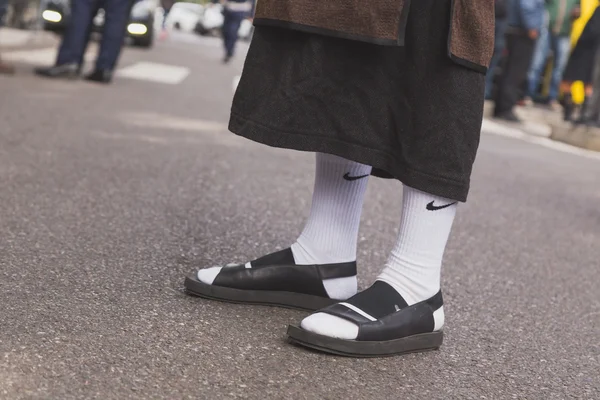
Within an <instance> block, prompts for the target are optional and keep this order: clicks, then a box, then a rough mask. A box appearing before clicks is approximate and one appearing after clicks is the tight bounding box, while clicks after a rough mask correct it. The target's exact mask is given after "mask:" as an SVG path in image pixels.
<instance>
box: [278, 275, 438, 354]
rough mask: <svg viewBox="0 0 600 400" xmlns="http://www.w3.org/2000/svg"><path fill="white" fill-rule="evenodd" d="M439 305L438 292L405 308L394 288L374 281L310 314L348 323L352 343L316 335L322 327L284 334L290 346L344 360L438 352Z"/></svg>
mask: <svg viewBox="0 0 600 400" xmlns="http://www.w3.org/2000/svg"><path fill="white" fill-rule="evenodd" d="M442 306H443V300H442V292H441V291H440V292H438V293H437V294H436V295H435V296H433V297H431V298H430V299H428V300H425V301H422V302H420V303H416V304H414V305H412V306H408V305H407V304H406V301H405V300H404V299H403V298H402V296H401V295H400V294H399V293H398V292H397V291H396V290H395V289H394V288H392V287H391V286H390V285H388V284H387V283H385V282H382V281H377V282H375V284H373V286H371V287H370V288H368V289H366V290H364V291H363V292H360V293H358V294H357V295H355V296H353V297H351V298H350V299H348V300H346V301H345V302H342V303H337V304H334V305H331V306H329V307H326V308H323V309H321V310H319V311H317V313H315V314H313V315H311V317H313V316H316V315H317V314H318V313H325V314H329V315H333V316H336V317H339V318H341V319H342V320H344V321H340V324H338V325H344V322H346V321H349V322H351V324H350V326H351V327H354V328H356V327H357V328H358V329H357V330H356V332H355V333H354V334H353V337H354V338H353V339H348V338H347V337H346V338H343V339H341V338H339V337H333V336H327V335H324V334H322V332H321V333H319V332H318V331H319V330H323V328H324V326H323V324H316V325H315V328H316V329H314V331H309V330H306V329H304V328H303V327H302V326H304V323H303V324H302V325H301V326H294V325H290V326H289V327H288V332H287V334H288V339H289V341H290V342H292V343H295V344H299V345H302V346H306V347H310V348H313V349H316V350H320V351H323V352H327V353H333V354H337V355H343V356H349V357H381V356H391V355H400V354H405V353H414V352H421V351H428V350H437V349H438V348H439V347H440V346H441V345H442V341H443V337H444V334H443V331H442V326H443V308H442ZM321 315H322V314H321ZM311 317H308V318H311ZM326 317H328V316H326ZM329 320H331V319H330V318H329ZM305 321H306V320H305ZM336 328H338V327H337V326H336ZM334 335H335V334H334ZM338 336H344V335H338Z"/></svg>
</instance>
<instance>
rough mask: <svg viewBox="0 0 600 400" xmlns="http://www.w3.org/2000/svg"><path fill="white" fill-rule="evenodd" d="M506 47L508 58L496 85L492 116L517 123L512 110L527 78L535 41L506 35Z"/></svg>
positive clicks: (524, 36) (525, 37)
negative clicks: (504, 117)
mask: <svg viewBox="0 0 600 400" xmlns="http://www.w3.org/2000/svg"><path fill="white" fill-rule="evenodd" d="M506 46H507V48H508V52H509V56H508V57H507V59H506V63H505V64H504V69H503V71H502V75H501V77H500V82H499V84H498V93H497V94H496V105H495V109H494V115H495V116H496V117H503V116H506V117H507V119H511V120H513V121H517V120H516V118H515V116H514V114H513V113H512V109H513V107H514V106H515V104H517V101H518V100H519V94H520V87H521V84H522V83H523V82H524V81H525V78H526V77H527V69H528V68H529V63H530V60H531V54H532V52H533V49H534V46H535V41H534V40H533V39H532V38H530V37H528V36H526V35H523V34H520V33H509V34H507V35H506Z"/></svg>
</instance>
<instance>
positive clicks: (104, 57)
mask: <svg viewBox="0 0 600 400" xmlns="http://www.w3.org/2000/svg"><path fill="white" fill-rule="evenodd" d="M132 5H133V1H132V0H104V12H105V14H104V15H105V20H104V29H103V30H102V41H101V42H100V53H99V54H98V58H97V59H96V68H95V69H94V72H92V73H91V74H90V75H88V76H87V77H86V79H88V80H92V81H97V82H104V83H108V82H110V80H111V79H112V71H113V70H114V68H115V66H116V65H117V61H118V59H119V55H120V54H121V49H122V48H123V41H124V40H125V34H126V30H127V22H128V21H129V14H130V13H131V7H132Z"/></svg>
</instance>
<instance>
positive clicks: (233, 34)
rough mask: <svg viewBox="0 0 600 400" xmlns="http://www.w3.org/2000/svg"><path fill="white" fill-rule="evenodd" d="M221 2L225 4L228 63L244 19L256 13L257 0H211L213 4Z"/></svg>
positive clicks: (224, 34)
mask: <svg viewBox="0 0 600 400" xmlns="http://www.w3.org/2000/svg"><path fill="white" fill-rule="evenodd" d="M219 3H221V4H223V17H224V21H223V45H224V47H225V57H224V58H223V62H224V63H225V64H227V63H228V62H229V61H230V60H231V58H232V57H233V54H234V52H235V45H236V43H237V41H238V32H239V30H240V26H241V24H242V21H244V20H245V19H248V18H252V15H254V7H255V5H256V0H226V1H221V0H211V4H219Z"/></svg>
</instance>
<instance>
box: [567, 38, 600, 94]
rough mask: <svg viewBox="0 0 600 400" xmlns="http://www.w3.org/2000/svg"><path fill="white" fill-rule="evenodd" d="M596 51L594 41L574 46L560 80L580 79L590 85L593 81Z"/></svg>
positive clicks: (574, 80)
mask: <svg viewBox="0 0 600 400" xmlns="http://www.w3.org/2000/svg"><path fill="white" fill-rule="evenodd" d="M596 51H597V44H596V43H591V44H583V43H582V44H578V45H577V46H575V48H574V49H573V52H572V53H571V56H570V57H569V62H568V63H567V68H565V73H564V74H563V78H562V80H563V81H565V82H576V81H582V82H583V83H584V84H585V85H591V84H592V83H593V81H594V68H595V67H596V63H595V60H596Z"/></svg>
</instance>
